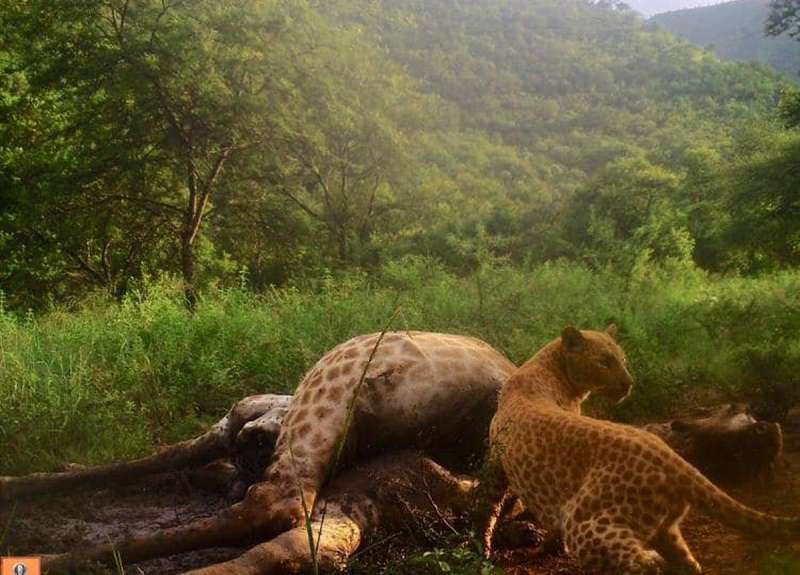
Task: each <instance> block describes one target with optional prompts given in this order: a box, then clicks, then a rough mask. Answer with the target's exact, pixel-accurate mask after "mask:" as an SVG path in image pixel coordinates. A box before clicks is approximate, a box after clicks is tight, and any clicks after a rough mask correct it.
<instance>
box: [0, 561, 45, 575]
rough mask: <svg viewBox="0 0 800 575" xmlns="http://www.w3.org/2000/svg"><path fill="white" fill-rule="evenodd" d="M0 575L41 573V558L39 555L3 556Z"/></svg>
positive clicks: (39, 574)
mask: <svg viewBox="0 0 800 575" xmlns="http://www.w3.org/2000/svg"><path fill="white" fill-rule="evenodd" d="M2 566H3V567H2V569H0V575H41V573H42V560H41V559H40V558H39V557H3V558H2Z"/></svg>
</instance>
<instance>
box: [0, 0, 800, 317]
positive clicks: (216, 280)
mask: <svg viewBox="0 0 800 575" xmlns="http://www.w3.org/2000/svg"><path fill="white" fill-rule="evenodd" d="M0 29H2V30H3V36H2V40H0V289H2V291H3V293H4V294H5V295H4V298H5V302H6V304H5V305H6V307H12V308H22V309H26V308H38V307H40V306H43V305H46V304H47V303H48V302H50V301H60V300H64V299H65V298H75V297H80V296H82V295H84V294H85V293H86V292H87V291H90V290H97V289H101V290H104V291H106V292H108V293H110V294H113V295H115V296H116V297H118V298H122V297H123V296H124V295H125V294H126V293H127V292H129V291H130V290H131V289H132V288H133V287H136V286H138V285H142V284H143V283H146V282H147V281H149V280H150V279H152V278H154V277H158V276H162V275H175V276H179V277H182V278H183V280H184V285H185V286H186V295H187V296H188V297H189V298H190V299H193V298H194V293H195V291H196V290H198V289H205V288H206V287H207V286H209V285H212V284H217V285H223V286H225V285H235V284H237V283H238V282H240V281H241V280H242V278H246V280H247V282H248V285H251V286H253V287H255V288H257V289H263V288H264V287H266V286H269V285H283V284H286V283H295V284H297V283H298V282H303V281H316V280H317V279H319V278H324V277H326V274H327V273H328V270H341V269H348V270H357V269H362V270H374V269H378V268H380V267H381V266H382V265H385V263H386V262H391V261H394V260H396V259H398V258H401V257H403V256H406V255H422V256H425V257H429V258H432V259H433V260H436V261H438V262H440V263H441V264H442V265H444V266H445V267H446V268H447V269H449V270H451V271H454V272H457V273H469V272H470V271H474V269H475V268H476V266H477V265H478V264H477V263H476V262H477V261H478V260H479V259H480V257H479V256H478V254H481V253H488V254H490V255H491V256H492V257H497V258H504V259H507V260H508V261H509V262H512V263H514V264H517V265H519V264H522V263H524V262H527V263H529V264H537V263H541V262H545V261H550V260H555V259H559V258H565V259H569V260H575V261H579V262H581V263H582V264H585V265H588V266H590V267H591V268H592V269H596V270H600V269H605V268H613V269H615V270H617V271H618V272H619V273H620V274H621V275H622V276H623V277H624V276H625V275H626V274H629V273H630V272H631V270H633V269H635V268H637V266H639V267H641V266H642V265H643V264H646V263H648V262H653V263H655V264H662V263H666V264H669V265H672V263H674V262H679V263H690V264H694V265H697V266H699V267H701V268H704V269H706V270H711V271H731V272H737V273H748V274H752V273H760V272H764V271H770V270H776V269H780V268H784V267H789V266H794V265H796V264H798V263H799V262H800V196H799V195H798V194H797V190H798V189H800V169H798V166H800V161H799V160H800V134H798V133H797V132H796V131H794V130H793V129H791V127H787V123H786V122H785V119H786V118H787V117H788V118H791V114H792V112H791V110H792V107H791V105H792V102H796V101H797V96H796V94H794V92H793V91H794V89H795V88H794V85H792V84H790V83H788V82H786V81H785V80H783V79H781V78H780V77H779V76H778V75H776V74H775V73H773V72H771V71H770V70H768V69H767V68H766V67H761V66H758V65H751V64H734V63H725V62H720V61H719V60H718V59H717V58H716V57H714V56H713V55H710V54H708V53H706V52H703V51H702V50H700V49H698V48H696V47H693V46H691V45H689V44H688V43H686V42H684V41H682V40H678V39H676V38H675V37H673V36H671V35H669V34H668V33H666V32H664V31H662V30H659V29H657V28H656V27H654V26H652V25H648V24H646V23H645V22H643V21H642V19H641V18H640V17H638V16H636V15H634V14H632V13H631V12H630V11H628V10H627V9H625V8H624V7H623V6H621V5H619V3H617V2H599V3H595V2H588V1H581V0H491V1H490V0H471V1H467V2H465V1H457V0H437V1H436V2H431V1H430V0H382V1H381V2H372V1H367V0H363V1H362V0H342V1H337V2H317V1H313V0H242V1H239V2H226V3H220V2H217V1H215V0H189V1H183V2H170V1H162V0H142V1H137V2H130V1H128V0H86V1H84V2H80V3H71V2H70V3H63V2H57V3H56V2H51V1H49V0H30V1H28V2H24V3H22V2H17V1H16V0H0ZM781 102H784V103H783V104H781ZM787 102H788V104H787ZM782 110H783V111H784V112H785V111H786V110H788V112H786V113H785V114H784V115H782V114H781V111H782ZM790 124H791V122H790Z"/></svg>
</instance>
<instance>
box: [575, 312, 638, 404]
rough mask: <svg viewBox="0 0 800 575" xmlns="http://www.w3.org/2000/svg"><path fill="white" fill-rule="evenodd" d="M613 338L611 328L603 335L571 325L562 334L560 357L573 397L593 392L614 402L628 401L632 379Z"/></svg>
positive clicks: (612, 329)
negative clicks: (573, 392) (574, 393)
mask: <svg viewBox="0 0 800 575" xmlns="http://www.w3.org/2000/svg"><path fill="white" fill-rule="evenodd" d="M616 334H617V327H616V326H615V325H613V324H612V325H610V326H609V327H608V329H606V331H604V332H601V331H581V330H579V329H577V328H575V327H573V326H571V325H570V326H567V327H565V328H564V330H563V331H562V332H561V355H562V358H563V361H564V367H565V371H566V374H567V378H568V379H569V383H570V385H571V386H572V388H573V389H574V391H575V392H576V394H578V395H583V394H586V393H591V392H594V393H598V394H600V395H603V396H606V397H608V398H610V399H612V400H613V401H617V402H621V401H623V400H624V399H625V398H626V397H628V394H629V393H630V391H631V388H632V387H633V377H631V374H630V373H629V372H628V369H627V367H626V359H625V352H624V351H623V350H622V348H621V347H620V346H619V344H617V342H616V340H615V339H614V338H615V337H616Z"/></svg>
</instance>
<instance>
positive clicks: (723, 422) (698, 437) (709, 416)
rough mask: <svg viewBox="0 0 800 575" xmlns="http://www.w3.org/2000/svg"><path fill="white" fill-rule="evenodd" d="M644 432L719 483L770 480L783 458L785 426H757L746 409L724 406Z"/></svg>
mask: <svg viewBox="0 0 800 575" xmlns="http://www.w3.org/2000/svg"><path fill="white" fill-rule="evenodd" d="M643 429H644V430H646V431H649V432H650V433H654V434H655V435H658V436H659V437H660V438H661V439H663V440H664V441H666V442H667V443H668V444H669V446H670V447H672V449H674V450H675V451H676V452H678V454H679V455H680V456H681V457H683V458H684V459H686V460H687V461H688V462H690V463H691V464H692V465H694V466H695V467H697V468H698V469H699V470H700V471H702V472H703V474H704V475H706V476H708V477H709V478H711V479H713V480H714V481H717V482H722V483H729V482H737V481H747V480H751V479H760V478H771V477H772V476H773V474H774V472H775V468H776V465H777V464H778V463H779V461H780V459H781V456H782V453H783V433H782V431H781V426H780V425H779V424H777V423H773V422H769V421H757V420H756V419H755V418H754V417H753V415H752V414H751V413H750V411H749V409H748V407H747V406H746V405H744V404H740V403H726V404H723V405H720V406H717V407H714V408H710V409H703V410H700V411H699V412H698V413H696V414H695V415H694V416H692V417H688V418H681V419H676V420H674V421H669V422H666V423H653V424H648V425H645V426H644V427H643Z"/></svg>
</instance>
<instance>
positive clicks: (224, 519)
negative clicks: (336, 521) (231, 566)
mask: <svg viewBox="0 0 800 575" xmlns="http://www.w3.org/2000/svg"><path fill="white" fill-rule="evenodd" d="M304 495H305V496H306V497H307V498H312V497H314V496H316V493H313V494H312V493H305V494H304ZM300 499H301V497H300V491H299V490H296V491H294V492H292V493H290V494H288V496H287V494H286V493H285V492H283V491H282V490H281V489H280V487H279V486H274V485H270V484H267V483H259V484H256V485H253V486H252V487H251V488H250V489H249V490H248V491H247V495H246V496H245V498H244V500H243V501H241V502H240V503H237V504H235V505H233V506H231V507H229V508H227V509H225V510H224V511H222V512H220V513H218V514H217V515H215V516H213V517H209V518H207V519H201V520H199V521H195V522H192V523H189V524H187V525H183V526H180V527H175V528H172V529H165V530H163V531H158V532H155V533H149V534H145V535H139V536H135V537H131V538H128V539H126V540H123V541H115V542H109V543H106V544H102V545H97V546H95V547H90V548H88V549H82V550H81V551H77V552H73V553H65V554H62V555H52V556H48V557H45V558H44V561H43V566H44V567H45V568H46V570H47V571H48V572H53V573H60V572H64V571H69V570H70V569H74V568H77V567H78V566H80V565H82V564H84V563H86V562H87V561H97V562H101V563H106V564H110V565H111V564H113V562H114V557H115V554H119V555H120V556H122V557H124V558H125V561H126V562H130V563H136V562H139V561H144V560H147V559H153V558H156V557H166V556H170V555H175V554H177V553H183V552H186V551H192V550H195V549H207V548H209V547H219V546H223V547H224V546H228V545H230V546H236V545H243V544H247V543H255V542H258V541H264V540H265V539H267V538H269V537H273V536H275V535H277V534H279V533H282V532H284V531H286V530H288V529H291V528H293V527H296V526H297V525H298V524H300V523H301V522H302V519H303V512H302V507H301V505H300V503H299V502H300ZM312 504H313V502H312Z"/></svg>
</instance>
